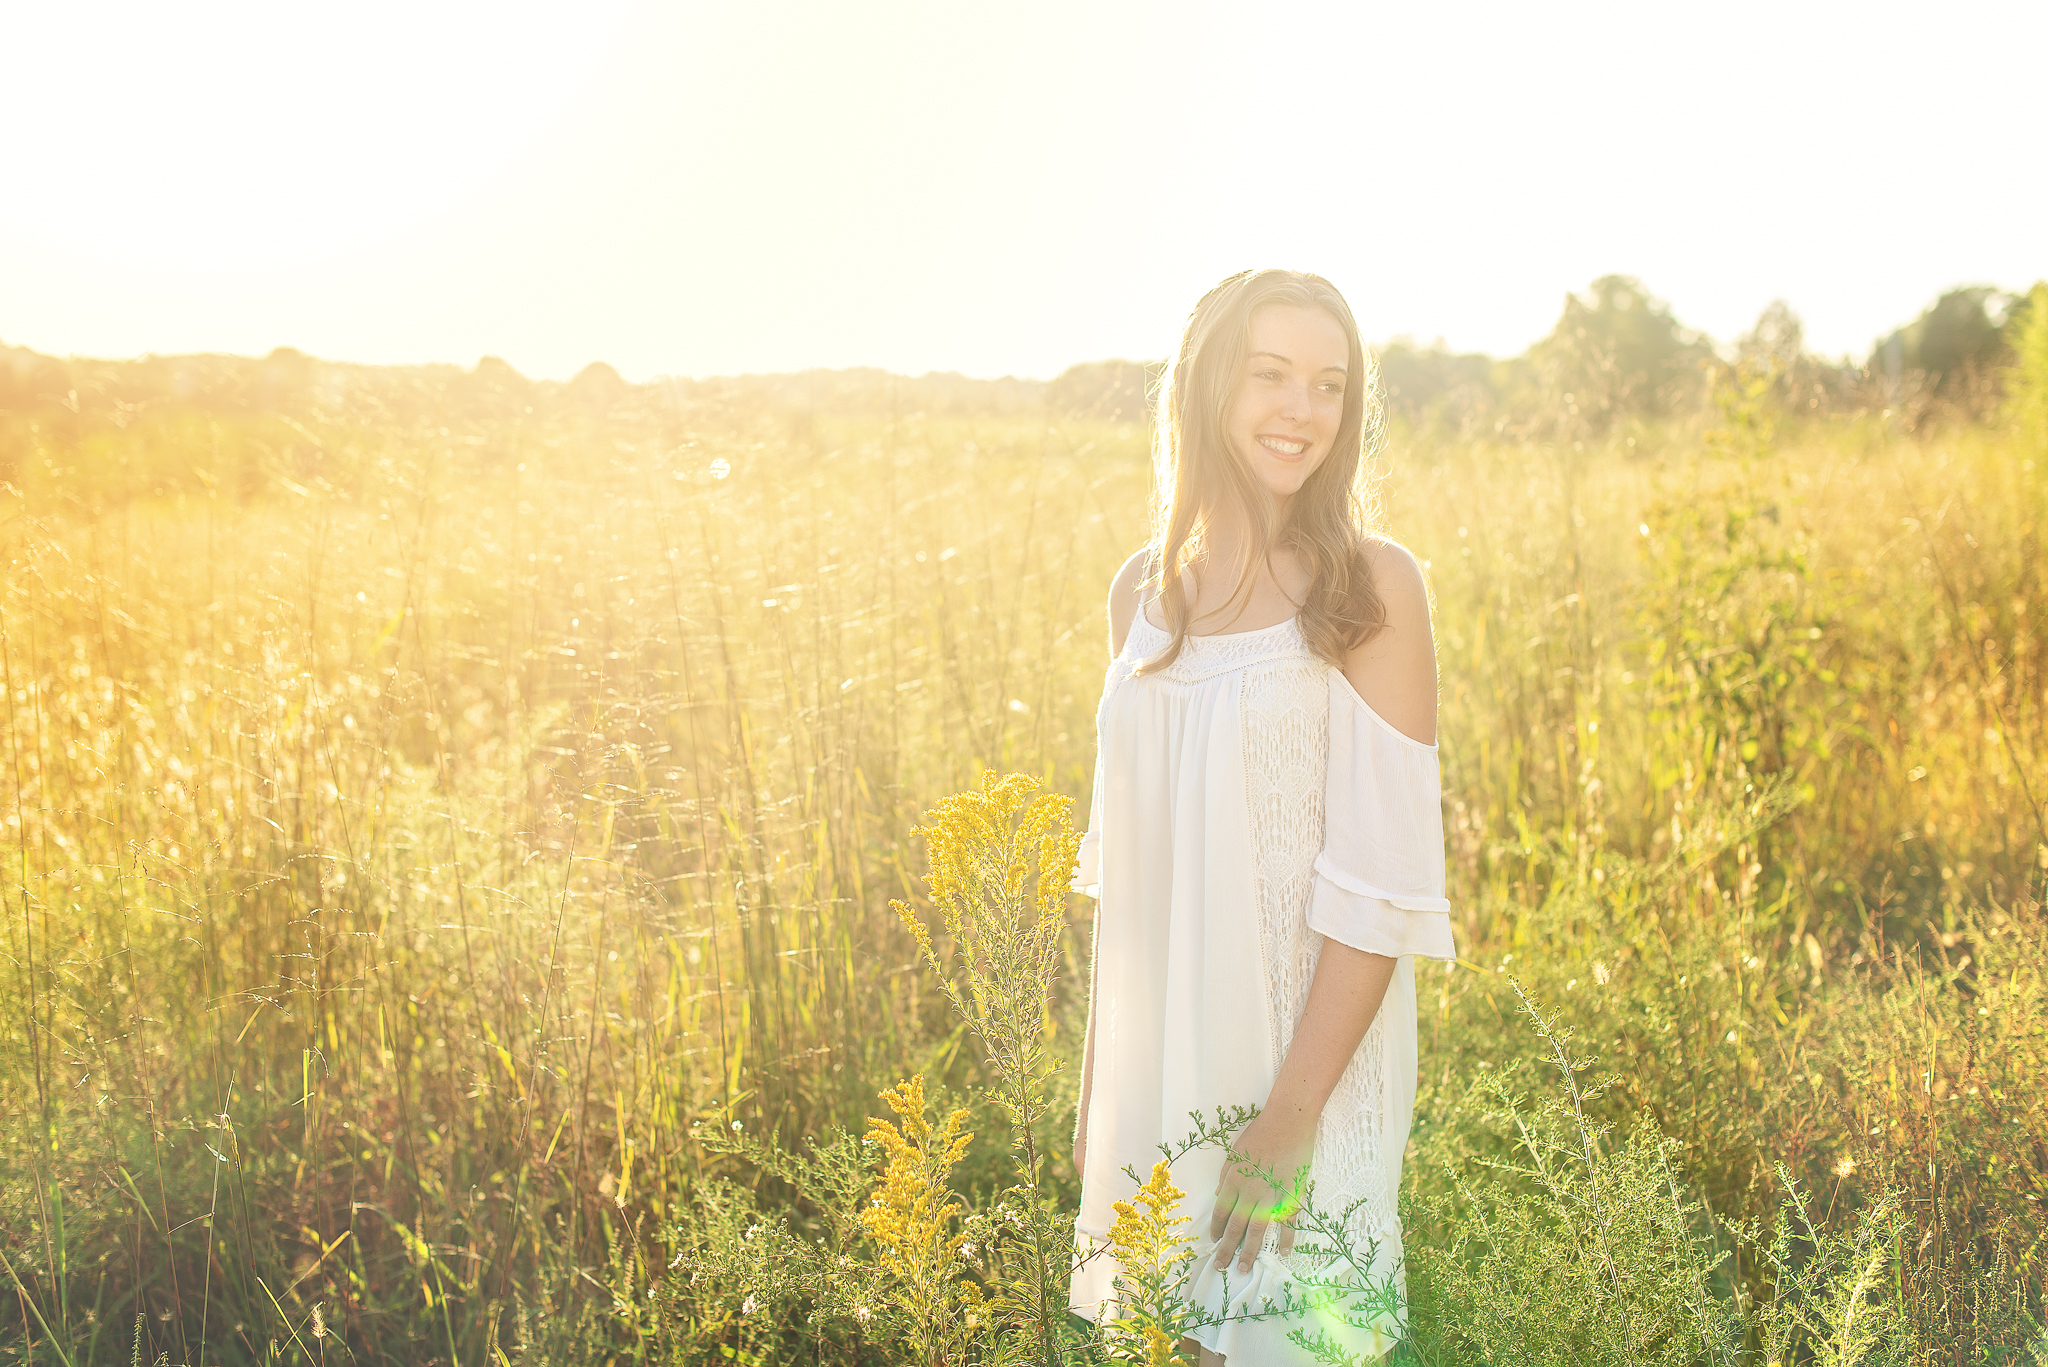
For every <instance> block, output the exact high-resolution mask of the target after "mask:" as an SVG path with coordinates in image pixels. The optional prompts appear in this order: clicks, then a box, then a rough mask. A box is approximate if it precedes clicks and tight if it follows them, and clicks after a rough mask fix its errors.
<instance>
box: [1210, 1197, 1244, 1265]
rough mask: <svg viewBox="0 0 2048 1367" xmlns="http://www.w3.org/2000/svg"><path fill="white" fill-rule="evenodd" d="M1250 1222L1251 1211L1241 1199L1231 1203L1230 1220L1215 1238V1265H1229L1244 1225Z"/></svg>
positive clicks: (1240, 1240)
mask: <svg viewBox="0 0 2048 1367" xmlns="http://www.w3.org/2000/svg"><path fill="white" fill-rule="evenodd" d="M1250 1223H1251V1213H1250V1211H1249V1210H1247V1209H1246V1206H1245V1203H1244V1202H1243V1201H1242V1200H1234V1201H1232V1203H1231V1211H1230V1222H1229V1223H1228V1224H1226V1225H1225V1226H1224V1228H1223V1233H1222V1235H1221V1236H1220V1237H1219V1238H1218V1239H1217V1240H1216V1266H1217V1267H1219V1268H1223V1267H1228V1266H1230V1260H1231V1259H1232V1258H1233V1257H1235V1256H1236V1255H1237V1246H1238V1245H1239V1244H1240V1243H1242V1242H1243V1241H1244V1231H1245V1227H1246V1226H1247V1225H1249V1224H1250Z"/></svg>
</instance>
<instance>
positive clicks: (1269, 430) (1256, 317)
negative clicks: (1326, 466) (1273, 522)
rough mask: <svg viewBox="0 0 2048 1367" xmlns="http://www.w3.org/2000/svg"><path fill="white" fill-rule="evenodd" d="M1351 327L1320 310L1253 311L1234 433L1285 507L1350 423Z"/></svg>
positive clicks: (1237, 445)
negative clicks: (1346, 403)
mask: <svg viewBox="0 0 2048 1367" xmlns="http://www.w3.org/2000/svg"><path fill="white" fill-rule="evenodd" d="M1350 359H1351V346H1350V342H1349V340H1348V339H1347V338H1346V337H1345V335H1344V328H1343V325H1342V324H1340V323H1339V322H1338V321H1337V320H1336V319H1335V318H1333V317H1331V316H1330V315H1329V314H1327V313H1325V312H1323V310H1321V309H1319V308H1308V307H1304V306H1301V305H1298V304H1267V305H1265V306H1264V307H1262V308H1259V309H1257V310H1255V311H1254V312H1253V313H1252V327H1251V354H1250V355H1248V356H1247V357H1246V358H1245V363H1244V370H1243V371H1242V373H1240V374H1239V375H1238V377H1237V394H1236V396H1235V398H1233V399H1232V401H1231V405H1230V419H1229V424H1228V427H1227V430H1226V435H1227V437H1228V438H1229V441H1230V446H1231V449H1232V450H1233V451H1234V452H1236V453H1237V458H1238V459H1239V460H1241V461H1243V462H1244V463H1245V464H1246V465H1248V466H1249V467H1251V472H1252V474H1253V475H1254V476H1255V477H1256V478H1257V479H1258V481H1259V483H1261V484H1263V485H1264V486H1265V487H1266V489H1267V490H1268V491H1269V492H1270V493H1271V494H1272V495H1273V498H1274V500H1275V501H1276V502H1278V503H1279V504H1280V506H1281V507H1282V508H1283V509H1284V508H1285V507H1286V506H1287V503H1288V502H1289V501H1290V500H1291V499H1292V498H1293V497H1294V495H1295V493H1296V492H1297V491H1298V490H1300V488H1301V485H1302V481H1304V480H1306V479H1307V478H1308V477H1309V476H1310V475H1312V474H1314V473H1315V469H1316V467H1317V466H1318V465H1321V464H1322V463H1323V462H1324V461H1325V460H1326V459H1328V458H1329V455H1330V448H1331V446H1332V445H1334V444H1335V442H1336V440H1337V429H1338V427H1340V426H1341V425H1342V424H1343V421H1344V386H1345V385H1346V384H1348V383H1350V381H1351V376H1349V375H1347V374H1346V373H1345V367H1346V366H1347V365H1348V364H1349V362H1350Z"/></svg>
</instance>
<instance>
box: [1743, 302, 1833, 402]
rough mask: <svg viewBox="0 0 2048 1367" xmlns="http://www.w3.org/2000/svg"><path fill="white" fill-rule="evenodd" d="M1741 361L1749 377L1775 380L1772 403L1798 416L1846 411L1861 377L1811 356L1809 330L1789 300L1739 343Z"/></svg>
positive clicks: (1768, 310) (1773, 306)
mask: <svg viewBox="0 0 2048 1367" xmlns="http://www.w3.org/2000/svg"><path fill="white" fill-rule="evenodd" d="M1735 362H1736V367H1737V369H1738V370H1741V371H1742V372H1743V373H1745V374H1746V375H1749V376H1767V377H1769V381H1770V397H1771V400H1772V402H1774V403H1776V404H1777V405H1778V406H1779V407H1781V408H1783V409H1785V410H1787V411H1789V412H1794V413H1812V412H1816V411H1823V410H1828V409H1834V408H1839V407H1842V406H1844V405H1845V404H1847V403H1849V402H1850V396H1851V394H1852V392H1853V390H1854V388H1855V385H1856V383H1857V381H1858V376H1859V375H1860V372H1859V371H1858V370H1857V369H1856V368H1855V367H1854V366H1848V365H1843V364H1839V363H1834V362H1829V361H1823V360H1821V359H1820V358H1818V357H1816V356H1813V355H1810V354H1808V352H1807V350H1806V327H1805V325H1804V324H1803V323H1801V322H1800V320H1799V315H1798V314H1796V313H1794V312H1793V311H1792V307H1791V305H1789V304H1787V303H1786V302H1785V301H1784V300H1783V299H1773V300H1772V301H1771V302H1770V303H1768V304H1766V305H1765V306H1764V311H1763V312H1762V313H1761V314H1759V315H1757V320H1756V325H1755V326H1754V327H1752V328H1750V330H1749V331H1748V332H1745V333H1743V334H1742V335H1741V336H1740V337H1738V338H1736V339H1735ZM1724 378H1725V377H1724Z"/></svg>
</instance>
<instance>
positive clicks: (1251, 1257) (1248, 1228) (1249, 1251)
mask: <svg viewBox="0 0 2048 1367" xmlns="http://www.w3.org/2000/svg"><path fill="white" fill-rule="evenodd" d="M1267 1223H1268V1222H1267V1221H1265V1220H1262V1219H1257V1218H1254V1219H1252V1220H1251V1221H1249V1222H1247V1223H1246V1225H1245V1227H1244V1246H1243V1247H1241V1248H1240V1249H1238V1252H1237V1270H1238V1271H1240V1272H1249V1271H1251V1270H1252V1264H1253V1263H1255V1262H1257V1261H1258V1257H1259V1245H1261V1244H1263V1243H1265V1242H1266V1225H1267Z"/></svg>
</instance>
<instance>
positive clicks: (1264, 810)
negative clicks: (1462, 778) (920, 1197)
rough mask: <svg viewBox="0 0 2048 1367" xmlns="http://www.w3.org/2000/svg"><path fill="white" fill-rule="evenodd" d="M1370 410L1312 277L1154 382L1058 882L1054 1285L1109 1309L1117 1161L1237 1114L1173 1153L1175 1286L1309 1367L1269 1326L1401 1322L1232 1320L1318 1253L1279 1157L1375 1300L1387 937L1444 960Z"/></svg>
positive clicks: (1399, 1013)
mask: <svg viewBox="0 0 2048 1367" xmlns="http://www.w3.org/2000/svg"><path fill="white" fill-rule="evenodd" d="M1380 416H1381V409H1380V401H1379V394H1378V392H1377V383H1376V379H1375V375H1374V373H1373V369H1372V363H1371V361H1370V360H1369V358H1368V357H1367V356H1366V353H1365V349H1364V347H1363V346H1362V345H1360V342H1359V337H1358V326H1357V324H1356V323H1355V322H1354V321H1353V320H1352V317H1351V310H1350V308H1349V306H1347V305H1346V304H1345V302H1344V300H1343V298H1342V296H1340V295H1339V294H1338V293H1337V291H1336V290H1335V289H1334V288H1333V287H1332V286H1331V285H1330V284H1329V282H1328V281H1326V280H1324V279H1322V278H1321V277H1320V276H1314V275H1303V274H1298V273H1296V272H1292V271H1276V270H1267V271H1248V272H1246V273H1244V274H1242V275H1237V276H1233V277H1231V278H1230V279H1228V280H1226V281H1224V282H1223V283H1222V284H1220V285H1218V286H1217V287H1216V288H1215V289H1213V290H1211V291H1210V292H1209V293H1208V294H1207V295H1206V296H1204V298H1203V299H1202V301H1201V302H1200V303H1199V304H1197V305H1196V306H1195V310H1194V313H1193V314H1192V315H1191V316H1190V317H1189V319H1188V324H1187V329H1186V332H1185V334H1184V335H1183V337H1182V339H1181V346H1180V352H1179V354H1178V355H1177V356H1176V357H1175V358H1174V362H1173V367H1172V370H1171V372H1170V373H1169V375H1168V378H1167V383H1166V387H1165V391H1164V393H1163V394H1162V395H1161V397H1160V403H1159V427H1158V436H1157V441H1156V453H1157V458H1158V472H1157V479H1158V483H1157V489H1156V494H1157V504H1158V519H1157V527H1158V531H1157V536H1156V539H1155V541H1154V544H1153V545H1151V546H1150V547H1148V548H1146V549H1145V550H1143V551H1140V552H1139V553H1138V554H1136V555H1134V556H1132V557H1131V559H1130V560H1129V561H1128V562H1127V563H1126V564H1125V565H1124V567H1123V569H1122V570H1121V571H1120V572H1119V573H1118V574H1117V576H1116V580H1115V582H1114V583H1113V584H1112V585H1111V586H1110V592H1109V625H1110V631H1109V635H1110V651H1111V655H1112V656H1113V659H1112V661H1111V663H1110V667H1109V674H1108V677H1107V679H1106V680H1105V681H1104V684H1103V691H1102V703H1101V706H1100V709H1099V711H1098V712H1097V715H1096V730H1097V738H1096V739H1097V756H1096V771H1095V798H1094V809H1093V813H1092V815H1091V817H1090V820H1089V831H1088V835H1087V837H1086V839H1085V840H1084V841H1083V843H1082V847H1081V865H1080V872H1079V875H1078V876H1077V878H1076V886H1078V887H1080V888H1082V889H1083V890H1084V891H1086V892H1088V893H1090V894H1091V895H1093V896H1095V897H1097V898H1098V899H1099V901H1098V903H1097V911H1096V930H1095V970H1094V980H1093V984H1092V988H1091V998H1090V1002H1089V1010H1088V1035H1087V1041H1086V1044H1085V1045H1084V1065H1083V1073H1082V1088H1081V1103H1080V1124H1079V1127H1078V1131H1077V1133H1076V1136H1075V1141H1074V1165H1075V1168H1076V1170H1077V1171H1079V1172H1080V1173H1081V1175H1082V1177H1081V1212H1080V1216H1079V1219H1078V1220H1077V1222H1076V1228H1077V1233H1078V1236H1079V1238H1078V1244H1079V1249H1080V1256H1079V1258H1078V1259H1077V1264H1076V1269H1075V1273H1074V1278H1073V1285H1072V1304H1073V1307H1074V1309H1075V1310H1076V1311H1077V1312H1079V1313H1080V1314H1082V1315H1085V1316H1087V1317H1089V1318H1091V1319H1092V1318H1095V1317H1096V1316H1097V1315H1098V1314H1099V1313H1104V1312H1111V1307H1110V1306H1109V1305H1108V1304H1106V1302H1110V1301H1113V1299H1114V1282H1115V1279H1116V1277H1117V1275H1118V1272H1119V1269H1118V1267H1117V1266H1116V1264H1115V1262H1114V1260H1113V1259H1112V1258H1111V1256H1110V1255H1109V1253H1108V1252H1107V1251H1106V1249H1105V1247H1104V1244H1103V1238H1102V1236H1103V1235H1104V1234H1105V1233H1106V1232H1107V1231H1108V1229H1109V1227H1110V1225H1111V1223H1112V1222H1113V1221H1114V1220H1115V1218H1116V1217H1115V1213H1114V1211H1113V1210H1112V1209H1111V1207H1112V1204H1113V1203H1114V1202H1116V1201H1119V1200H1124V1199H1127V1198H1128V1197H1129V1196H1130V1194H1131V1181H1130V1178H1129V1177H1128V1176H1127V1175H1126V1169H1127V1168H1128V1169H1130V1170H1133V1171H1136V1172H1137V1173H1139V1174H1141V1175H1142V1174H1145V1173H1148V1172H1150V1171H1151V1168H1152V1165H1153V1163H1154V1162H1156V1161H1157V1159H1158V1157H1159V1146H1160V1145H1161V1144H1162V1143H1166V1144H1175V1143H1177V1141H1180V1140H1182V1139H1183V1138H1184V1137H1185V1136H1186V1135H1187V1134H1188V1132H1189V1128H1190V1125H1191V1123H1192V1122H1191V1121H1190V1120H1189V1112H1190V1111H1194V1112H1199V1113H1200V1114H1201V1115H1203V1116H1205V1117H1206V1116H1211V1115H1213V1114H1214V1112H1215V1110H1216V1108H1217V1107H1219V1106H1222V1107H1231V1106H1239V1105H1247V1106H1256V1107H1258V1108H1259V1113H1258V1116H1257V1118H1256V1119H1254V1120H1252V1121H1251V1122H1250V1123H1249V1124H1247V1125H1246V1126H1244V1128H1243V1129H1242V1130H1240V1131H1239V1132H1238V1133H1237V1134H1236V1135H1234V1136H1233V1140H1232V1149H1233V1151H1234V1153H1235V1154H1236V1155H1237V1156H1236V1158H1234V1159H1232V1160H1231V1161H1228V1162H1226V1161H1225V1154H1224V1153H1223V1152H1221V1151H1220V1150H1218V1149H1216V1148H1214V1147H1209V1148H1202V1149H1197V1150H1195V1151H1193V1152H1190V1153H1188V1154H1187V1155H1185V1156H1184V1157H1182V1158H1181V1159H1179V1160H1178V1161H1177V1162H1176V1163H1175V1164H1174V1180H1175V1183H1176V1184H1177V1185H1178V1186H1179V1187H1180V1188H1181V1189H1182V1190H1184V1191H1186V1192H1187V1193H1189V1201H1188V1203H1187V1206H1186V1207H1185V1208H1184V1213H1186V1214H1189V1215H1191V1216H1192V1217H1193V1222H1192V1223H1191V1224H1190V1225H1188V1226H1186V1227H1185V1232H1187V1233H1190V1234H1192V1235H1194V1236H1195V1238H1196V1245H1195V1250H1194V1251H1195V1254H1196V1262H1195V1264H1194V1273H1193V1275H1192V1278H1191V1280H1190V1282H1189V1284H1188V1286H1187V1287H1186V1295H1187V1296H1188V1298H1189V1299H1190V1300H1191V1301H1193V1302H1194V1303H1195V1304H1196V1305H1198V1306H1201V1307H1203V1308H1205V1309H1207V1310H1208V1311H1210V1312H1211V1313H1212V1314H1213V1315H1215V1316H1220V1317H1223V1322H1222V1323H1220V1324H1214V1325H1211V1326H1209V1327H1207V1328H1204V1329H1202V1330H1200V1331H1198V1333H1197V1334H1196V1338H1197V1339H1198V1340H1199V1342H1200V1345H1201V1348H1202V1355H1201V1356H1202V1362H1203V1363H1204V1364H1205V1365H1206V1364H1214V1363H1217V1362H1222V1361H1227V1362H1229V1363H1231V1364H1233V1365H1234V1367H1269V1364H1292V1363H1302V1364H1307V1363H1311V1362H1313V1361H1315V1358H1314V1357H1313V1356H1312V1355H1311V1354H1310V1353H1309V1352H1307V1351H1306V1350H1305V1349H1304V1348H1302V1347H1301V1346H1300V1345H1299V1344H1298V1343H1297V1342H1296V1341H1295V1340H1294V1339H1293V1337H1292V1335H1293V1334H1294V1333H1295V1332H1296V1331H1303V1332H1305V1333H1306V1334H1307V1335H1309V1336H1311V1337H1313V1336H1316V1335H1318V1334H1326V1335H1328V1336H1329V1338H1330V1339H1331V1340H1333V1341H1335V1343H1336V1344H1337V1345H1338V1346H1340V1347H1342V1348H1344V1349H1346V1350H1347V1351H1348V1352H1350V1353H1351V1354H1353V1355H1363V1354H1374V1353H1383V1352H1385V1351H1386V1349H1387V1348H1388V1347H1389V1346H1391V1344H1392V1342H1393V1340H1394V1338H1395V1337H1397V1336H1398V1334H1399V1332H1400V1316H1399V1314H1398V1312H1389V1313H1381V1314H1377V1315H1374V1316H1369V1317H1358V1316H1355V1315H1354V1316H1351V1317H1349V1318H1351V1319H1357V1318H1364V1319H1365V1322H1364V1323H1353V1322H1347V1317H1345V1316H1340V1315H1333V1314H1331V1313H1328V1312H1324V1313H1315V1312H1310V1313H1307V1314H1288V1315H1280V1316H1270V1317H1263V1318H1261V1317H1254V1314H1253V1312H1256V1311H1258V1310H1259V1309H1260V1308H1261V1307H1263V1306H1266V1305H1277V1304H1285V1303H1286V1302H1287V1301H1288V1299H1289V1298H1290V1296H1291V1297H1292V1299H1293V1300H1294V1301H1296V1302H1297V1303H1298V1302H1301V1301H1303V1300H1309V1299H1313V1298H1314V1297H1315V1296H1317V1295H1318V1294H1321V1293H1319V1292H1318V1291H1317V1289H1316V1285H1317V1279H1320V1280H1321V1282H1323V1283H1325V1284H1326V1283H1327V1282H1328V1281H1329V1280H1331V1279H1332V1278H1333V1277H1334V1276H1335V1275H1336V1274H1338V1273H1339V1271H1340V1270H1341V1268H1342V1266H1343V1265H1342V1264H1333V1263H1332V1262H1331V1261H1330V1258H1329V1254H1330V1253H1331V1252H1332V1251H1333V1250H1329V1249H1327V1248H1325V1250H1324V1252H1323V1254H1322V1255H1318V1254H1317V1253H1316V1252H1314V1251H1313V1250H1312V1249H1310V1248H1309V1247H1308V1246H1306V1245H1304V1247H1303V1248H1301V1249H1299V1250H1297V1249H1296V1248H1295V1231H1294V1230H1293V1229H1292V1228H1290V1226H1289V1225H1288V1223H1287V1217H1288V1216H1291V1215H1292V1214H1293V1213H1295V1210H1296V1195H1297V1194H1298V1192H1299V1189H1300V1188H1299V1186H1298V1184H1296V1183H1294V1182H1292V1181H1290V1180H1289V1179H1291V1178H1294V1177H1296V1176H1297V1175H1298V1174H1301V1173H1303V1172H1306V1175H1307V1177H1308V1180H1309V1181H1310V1182H1312V1183H1313V1200H1314V1203H1315V1206H1316V1208H1317V1209H1318V1210H1321V1211H1324V1212H1328V1213H1330V1214H1333V1215H1342V1214H1343V1213H1344V1212H1345V1211H1347V1210H1349V1211H1350V1217H1349V1219H1348V1221H1347V1227H1348V1230H1349V1233H1350V1235H1351V1239H1352V1242H1353V1246H1354V1250H1355V1253H1356V1255H1357V1257H1358V1258H1359V1259H1360V1260H1361V1261H1363V1260H1364V1259H1366V1258H1367V1257H1370V1259H1371V1273H1372V1277H1373V1278H1374V1279H1375V1280H1378V1281H1379V1282H1380V1283H1381V1285H1382V1286H1383V1287H1392V1288H1394V1290H1395V1294H1396V1295H1398V1289H1399V1287H1400V1285H1401V1283H1400V1259H1401V1231H1400V1223H1399V1219H1398V1215H1397V1209H1396V1204H1395V1202H1396V1196H1397V1194H1398V1192H1399V1190H1400V1175H1401V1152H1402V1149H1403V1147H1404V1146H1405V1144H1406V1142H1407V1138H1408V1125H1409V1119H1410V1116H1411V1113H1412V1111H1413V1107H1414V1099H1415V1074H1416V1044H1415V969H1414V957H1415V956H1416V955H1423V956H1426V957H1430V958H1442V959H1448V958H1451V957H1452V956H1453V950H1452V946H1451V925H1450V915H1449V912H1450V906H1449V904H1448V903H1447V902H1446V901H1445V900H1444V896H1443V891H1444V888H1443V878H1444V874H1443V817H1442V811H1441V808H1440V805H1439V795H1438V776H1437V757H1436V652H1435V647H1434V645H1433V643H1432V640H1431V636H1430V627H1429V598H1428V592H1427V590H1426V588H1425V587H1424V584H1423V578H1422V571H1421V568H1420V567H1419V566H1418V565H1417V564H1416V562H1415V558H1414V557H1413V556H1411V555H1410V554H1409V553H1408V552H1407V551H1406V550H1403V549H1402V548H1401V547H1400V546H1398V545H1395V544H1394V543H1393V542H1391V541H1388V540H1385V539H1384V538H1380V537H1377V536H1374V535H1372V533H1371V530H1370V525H1369V520H1368V509H1369V506H1370V505H1369V501H1368V498H1367V494H1366V486H1365V483H1364V478H1365V467H1366V461H1367V458H1368V457H1369V456H1370V455H1371V453H1372V448H1373V447H1374V445H1375V443H1376V441H1377V438H1378V435H1379V430H1380ZM1261 1169H1263V1170H1264V1172H1265V1173H1267V1174H1271V1175H1274V1176H1277V1177H1278V1178H1279V1179H1280V1186H1278V1187H1276V1186H1274V1185H1272V1184H1270V1183H1269V1182H1268V1181H1267V1180H1265V1178H1263V1177H1261V1176H1260V1175H1259V1170H1261ZM1390 1300H1391V1298H1390ZM1359 1303H1360V1302H1357V1301H1353V1302H1351V1305H1352V1307H1353V1308H1354V1309H1355V1307H1356V1306H1357V1305H1358V1304H1359Z"/></svg>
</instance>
